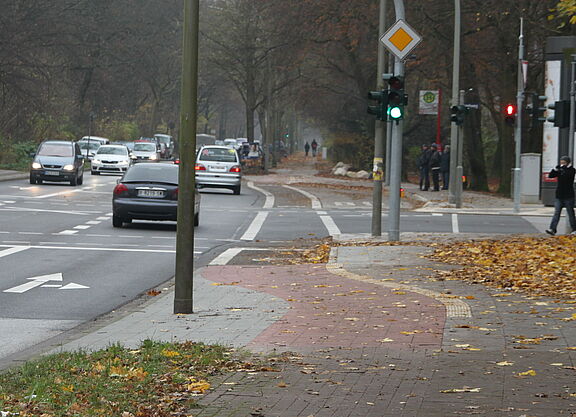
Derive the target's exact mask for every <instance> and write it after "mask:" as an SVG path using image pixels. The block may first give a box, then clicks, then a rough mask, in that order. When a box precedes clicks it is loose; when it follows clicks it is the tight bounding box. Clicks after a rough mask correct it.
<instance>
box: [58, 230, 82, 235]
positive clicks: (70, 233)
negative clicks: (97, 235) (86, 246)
mask: <svg viewBox="0 0 576 417" xmlns="http://www.w3.org/2000/svg"><path fill="white" fill-rule="evenodd" d="M76 233H78V230H63V231H61V232H60V233H54V234H55V235H75V234H76Z"/></svg>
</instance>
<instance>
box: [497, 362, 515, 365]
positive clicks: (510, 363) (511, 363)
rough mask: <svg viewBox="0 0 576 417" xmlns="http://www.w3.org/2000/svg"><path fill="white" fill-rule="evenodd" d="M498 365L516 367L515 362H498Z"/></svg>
mask: <svg viewBox="0 0 576 417" xmlns="http://www.w3.org/2000/svg"><path fill="white" fill-rule="evenodd" d="M496 365H498V366H512V365H514V362H508V361H502V362H496Z"/></svg>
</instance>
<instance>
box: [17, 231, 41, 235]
mask: <svg viewBox="0 0 576 417" xmlns="http://www.w3.org/2000/svg"><path fill="white" fill-rule="evenodd" d="M18 234H19V235H43V234H44V233H40V232H18Z"/></svg>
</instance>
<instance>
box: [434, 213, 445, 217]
mask: <svg viewBox="0 0 576 417" xmlns="http://www.w3.org/2000/svg"><path fill="white" fill-rule="evenodd" d="M432 216H433V217H442V216H444V215H443V214H442V213H432Z"/></svg>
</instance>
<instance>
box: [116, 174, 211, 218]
mask: <svg viewBox="0 0 576 417" xmlns="http://www.w3.org/2000/svg"><path fill="white" fill-rule="evenodd" d="M178 172H179V166H178V165H174V164H168V163H160V164H138V165H134V166H132V167H131V168H130V169H129V170H128V172H126V174H125V175H124V177H122V179H121V180H120V182H119V183H118V185H116V187H115V188H114V193H113V196H112V213H113V215H112V226H114V227H122V226H123V224H124V223H131V222H132V220H171V221H176V220H177V211H178ZM195 193H196V194H195V195H196V198H195V204H194V226H198V225H199V224H200V198H201V197H200V194H199V193H198V191H197V190H196V191H195Z"/></svg>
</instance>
